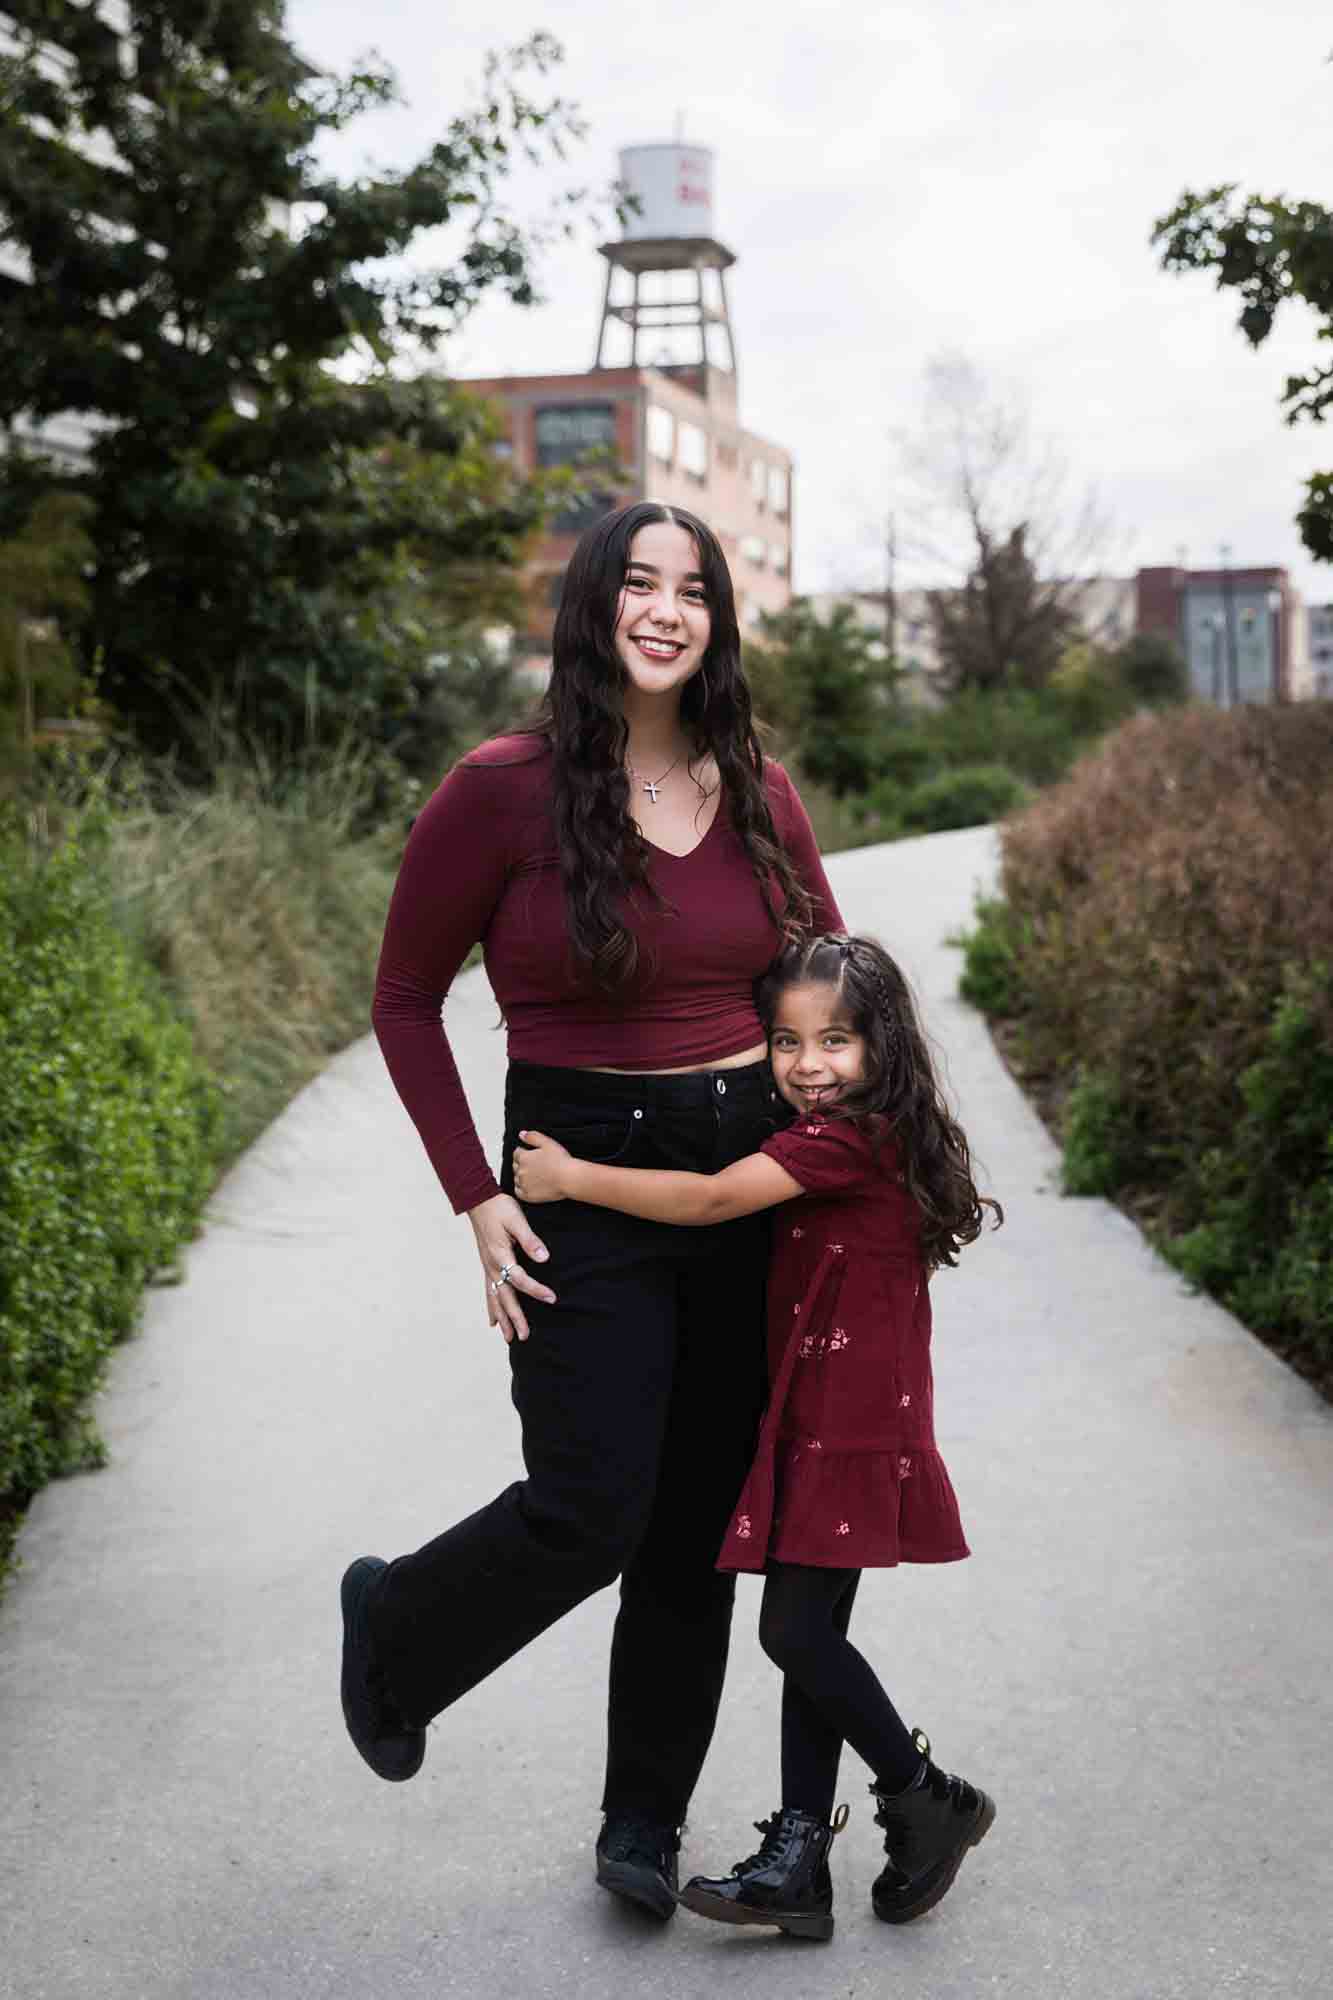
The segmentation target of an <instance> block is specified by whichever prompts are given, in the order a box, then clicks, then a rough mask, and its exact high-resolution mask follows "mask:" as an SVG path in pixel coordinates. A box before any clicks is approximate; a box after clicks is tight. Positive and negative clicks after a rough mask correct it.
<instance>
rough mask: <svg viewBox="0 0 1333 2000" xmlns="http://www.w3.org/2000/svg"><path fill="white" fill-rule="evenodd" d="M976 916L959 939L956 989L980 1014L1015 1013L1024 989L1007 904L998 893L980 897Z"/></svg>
mask: <svg viewBox="0 0 1333 2000" xmlns="http://www.w3.org/2000/svg"><path fill="white" fill-rule="evenodd" d="M975 916H976V924H975V927H974V928H973V929H972V930H971V931H969V932H968V933H967V935H966V936H965V937H964V938H962V939H961V940H960V942H961V944H962V946H963V953H964V959H963V975H962V978H961V979H960V980H959V982H958V990H959V992H960V993H961V994H962V996H963V998H964V1000H968V1001H970V1002H971V1004H972V1005H973V1006H974V1007H979V1008H980V1009H981V1012H982V1013H983V1014H1001V1015H1012V1014H1017V1013H1018V1011H1019V1008H1020V1005H1021V995H1022V990H1023V989H1022V982H1021V978H1020V976H1019V970H1018V956H1017V951H1016V948H1015V947H1016V940H1015V938H1014V935H1013V921H1012V917H1011V913H1010V910H1009V905H1008V904H1007V903H1006V902H1005V901H1004V899H1003V897H1000V896H979V897H978V898H977V903H976V910H975Z"/></svg>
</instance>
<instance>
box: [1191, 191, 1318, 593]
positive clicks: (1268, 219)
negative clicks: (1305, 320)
mask: <svg viewBox="0 0 1333 2000" xmlns="http://www.w3.org/2000/svg"><path fill="white" fill-rule="evenodd" d="M1153 242H1154V243H1155V244H1156V245H1157V246H1158V248H1159V249H1160V251H1161V256H1162V265H1163V268H1164V269H1165V270H1168V271H1215V272H1216V273H1217V284H1218V289H1219V290H1222V289H1228V290H1233V291H1236V292H1238V293H1239V295H1240V300H1241V305H1240V315H1239V319H1238V322H1237V323H1238V325H1239V326H1240V330H1241V332H1242V333H1243V334H1244V335H1245V337H1246V339H1247V340H1248V341H1249V342H1250V344H1251V346H1252V347H1260V346H1262V345H1263V343H1264V341H1265V340H1267V338H1268V336H1269V334H1270V333H1271V332H1272V330H1273V327H1274V324H1275V323H1276V320H1277V317H1278V314H1279V312H1281V310H1282V309H1283V307H1284V306H1287V305H1290V304H1291V303H1292V302H1293V301H1297V300H1299V301H1300V302H1301V303H1302V304H1303V305H1305V306H1307V307H1309V308H1310V310H1311V311H1312V312H1313V314H1314V318H1315V338H1316V339H1318V340H1323V341H1329V340H1333V210H1331V209H1328V208H1323V207H1321V206H1320V205H1319V203H1317V202H1313V201H1288V200H1286V199H1285V198H1283V197H1282V196H1277V197H1273V196H1267V195H1257V194H1241V193H1239V192H1238V189H1237V185H1236V183H1235V182H1234V181H1231V182H1225V183H1223V184H1222V185H1221V186H1219V187H1212V188H1208V189H1206V190H1205V191H1204V192H1203V193H1201V194H1192V193H1190V192H1188V191H1187V192H1186V193H1184V194H1182V196H1181V197H1180V200H1179V201H1178V202H1177V203H1176V205H1175V207H1174V208H1173V209H1172V210H1171V212H1170V214H1168V215H1164V216H1163V217H1162V219H1161V220H1160V221H1159V222H1158V223H1157V224H1156V226H1155V227H1154V230H1153ZM1281 400H1282V407H1283V410H1284V411H1285V413H1286V421H1287V422H1288V423H1289V424H1296V423H1312V424H1318V423H1323V422H1324V420H1325V418H1326V417H1327V415H1328V412H1329V410H1330V409H1331V408H1333V363H1325V365H1324V366H1322V367H1315V368H1311V369H1309V370H1308V371H1307V373H1305V374H1304V375H1289V376H1288V377H1287V381H1286V386H1285V387H1284V389H1283V391H1282V399H1281ZM1296 520H1297V525H1298V526H1299V528H1300V531H1301V540H1302V541H1303V542H1304V543H1305V546H1306V548H1307V549H1309V551H1310V553H1311V555H1313V556H1316V557H1318V558H1320V559H1321V560H1322V561H1324V562H1328V561H1333V470H1331V471H1327V472H1316V473H1313V474H1312V475H1311V476H1310V479H1309V481H1308V482H1307V485H1306V491H1305V501H1304V505H1303V506H1302V507H1301V509H1300V511H1299V512H1298V514H1297V516H1296Z"/></svg>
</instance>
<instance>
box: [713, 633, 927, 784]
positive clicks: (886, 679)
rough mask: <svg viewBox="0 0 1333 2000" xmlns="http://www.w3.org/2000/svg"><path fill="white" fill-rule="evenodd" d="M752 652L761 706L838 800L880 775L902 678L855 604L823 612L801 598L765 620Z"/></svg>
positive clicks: (751, 672)
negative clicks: (891, 712)
mask: <svg viewBox="0 0 1333 2000" xmlns="http://www.w3.org/2000/svg"><path fill="white" fill-rule="evenodd" d="M759 629H760V633H761V643H760V644H759V645H756V646H753V647H750V648H748V649H747V652H746V672H747V675H748V676H749V678H750V682H751V685H752V687H753V690H754V695H755V707H756V709H757V711H758V713H759V714H760V716H762V718H763V719H764V721H765V722H767V723H768V724H769V725H770V726H771V728H772V729H773V730H774V732H775V733H776V735H777V737H778V739H779V741H780V743H781V744H782V745H783V746H784V748H787V749H790V750H791V751H792V752H794V754H795V755H796V756H797V757H798V758H799V760H800V763H801V767H802V769H803V770H804V771H806V772H807V773H808V774H809V776H810V777H812V778H813V779H815V781H816V782H817V783H819V784H823V785H827V786H828V787H829V789H830V791H832V792H833V793H834V794H835V795H836V796H837V797H838V798H842V797H844V796H845V795H846V794H847V793H848V792H861V791H864V790H865V789H866V787H867V786H868V785H869V784H871V783H872V782H873V781H874V779H875V777H876V776H877V775H878V772H879V769H880V765H879V761H878V759H879V750H880V746H881V744H882V740H883V736H884V732H885V729H886V726H887V723H888V716H889V708H890V704H891V701H892V698H893V693H894V690H895V688H896V685H897V681H898V678H899V676H898V672H897V669H896V668H895V667H894V666H893V664H892V662H891V661H889V659H888V658H887V656H886V652H885V647H884V642H883V640H882V639H880V638H878V637H877V635H876V634H875V633H874V632H871V631H868V630H867V629H866V627H865V626H863V625H862V624H861V623H860V622H859V620H858V619H857V616H856V613H855V612H854V611H853V610H852V608H851V606H850V605H846V604H840V605H837V606H835V608H834V609H833V611H832V612H831V613H830V615H829V617H827V618H821V617H820V616H819V614H818V612H817V611H816V609H815V607H814V606H813V605H812V604H810V603H809V602H807V601H805V600H803V599H801V598H797V599H796V601H795V602H794V603H793V604H792V605H790V606H789V608H788V609H787V610H785V611H779V612H776V613H770V614H768V615H767V616H765V617H764V618H762V619H761V620H760V626H759Z"/></svg>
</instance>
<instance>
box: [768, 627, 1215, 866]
mask: <svg viewBox="0 0 1333 2000" xmlns="http://www.w3.org/2000/svg"><path fill="white" fill-rule="evenodd" d="M762 631H763V638H764V643H763V644H762V645H757V646H753V647H750V648H748V649H747V652H746V672H747V674H748V675H749V678H750V682H751V686H752V687H753V689H754V695H755V708H756V712H757V713H758V714H759V715H760V717H761V718H762V719H763V721H764V722H765V723H766V724H767V725H768V728H769V733H770V737H771V739H772V742H773V747H774V749H775V751H776V753H777V754H779V755H781V756H783V757H785V758H787V759H788V760H790V761H791V762H793V763H794V764H795V765H796V766H797V767H798V769H799V771H800V774H801V780H802V792H803V795H805V796H807V797H808V799H809V801H810V804H811V813H812V817H813V819H814V821H815V825H816V828H817V829H818V831H819V833H820V838H821V841H822V843H823V844H824V845H826V846H828V847H830V848H838V847H855V846H858V845H861V844H863V843H865V842H869V841H876V840H891V839H894V838H896V837H898V836H899V835H901V834H905V833H925V832H937V831H939V830H941V829H943V828H946V827H954V826H976V825H980V824H982V823H983V822H984V821H987V820H992V819H999V818H1001V817H1003V815H1004V814H1005V813H1007V812H1010V811H1012V810H1013V809H1014V807H1015V806H1017V805H1019V804H1021V803H1022V802H1023V800H1024V799H1026V797H1027V796H1028V794H1029V792H1030V791H1031V790H1033V789H1035V788H1038V787H1040V786H1043V785H1049V784H1053V783H1054V782H1056V781H1057V780H1058V779H1060V778H1062V777H1063V776H1064V774H1065V773H1066V772H1067V771H1068V770H1069V768H1070V766H1071V765H1072V764H1073V763H1074V761H1075V759H1076V758H1077V757H1078V756H1080V755H1081V754H1082V753H1083V752H1084V751H1085V750H1087V749H1088V748H1090V747H1091V745H1092V744H1094V743H1096V742H1097V741H1099V740H1100V738H1101V737H1102V736H1104V735H1105V734H1106V732H1107V730H1109V729H1112V728H1114V727H1115V726H1116V725H1118V724H1119V723H1121V722H1123V721H1124V720H1125V719H1126V718H1127V717H1128V716H1131V715H1133V714H1135V713H1137V712H1138V711H1140V710H1142V709H1146V708H1152V707H1164V706H1170V705H1173V704H1175V703H1178V702H1180V701H1183V700H1184V698H1185V695H1186V693H1187V689H1188V681H1187V676H1186V671H1185V662H1184V660H1183V658H1182V656H1181V654H1180V653H1179V651H1178V650H1177V648H1176V647H1175V646H1173V645H1171V644H1170V643H1169V642H1167V641H1164V640H1162V639H1158V638H1153V637H1136V638H1132V639H1130V640H1129V641H1128V642H1127V643H1126V644H1125V645H1123V646H1121V647H1119V648H1117V649H1115V650H1106V649H1104V648H1099V647H1096V646H1092V645H1090V644H1088V643H1087V642H1086V641H1081V642H1079V643H1077V644H1073V645H1070V646H1067V647H1066V648H1065V651H1064V653H1063V655H1062V657H1061V661H1060V664H1059V666H1058V667H1057V669H1056V670H1055V672H1054V673H1053V674H1052V675H1051V676H1050V677H1049V679H1048V681H1047V682H1046V684H1045V685H1044V686H1041V687H1027V686H1023V685H1009V684H1005V685H1002V686H1000V687H997V688H983V687H979V686H973V687H968V688H964V689H963V690H961V691H960V692H958V693H956V694H954V695H953V696H951V697H950V698H949V699H948V700H947V701H945V702H943V703H942V704H941V705H939V706H938V707H926V706H924V705H922V704H920V703H917V702H910V701H908V700H906V699H905V698H904V696H903V692H902V675H901V674H900V673H899V671H898V670H897V669H896V668H895V667H894V665H893V663H892V662H891V661H890V660H889V659H888V657H887V654H886V651H885V648H884V644H883V642H882V641H881V640H880V639H878V638H877V637H876V635H875V634H874V633H873V632H867V631H866V630H865V629H864V628H863V627H861V626H858V624H857V623H856V620H855V616H854V614H853V613H852V612H851V610H850V609H848V608H846V607H839V608H837V609H836V610H835V611H834V612H833V614H832V615H831V617H829V618H827V619H821V618H820V617H819V616H818V614H817V613H816V611H815V609H814V607H813V606H812V605H810V604H808V603H803V602H801V601H799V600H798V602H797V603H796V604H795V605H794V606H793V607H792V609H791V610H790V611H788V612H784V613H783V614H782V616H781V617H780V618H766V619H765V620H764V621H763V626H762Z"/></svg>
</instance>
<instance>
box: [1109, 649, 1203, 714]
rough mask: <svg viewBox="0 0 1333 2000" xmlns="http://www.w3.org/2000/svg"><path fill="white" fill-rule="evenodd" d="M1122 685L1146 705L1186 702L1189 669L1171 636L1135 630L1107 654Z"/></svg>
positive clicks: (1157, 706)
mask: <svg viewBox="0 0 1333 2000" xmlns="http://www.w3.org/2000/svg"><path fill="white" fill-rule="evenodd" d="M1110 658H1111V664H1112V667H1113V669H1114V672H1115V675H1116V678H1117V679H1118V680H1119V682H1120V684H1121V686H1122V687H1124V688H1125V689H1126V691H1127V692H1128V693H1129V694H1131V695H1132V696H1133V697H1134V698H1135V700H1136V701H1139V702H1142V703H1144V704H1145V705H1146V706H1148V707H1150V708H1166V707H1170V706H1172V705H1173V704H1174V703H1177V702H1182V701H1188V700H1189V694H1190V670H1189V666H1188V663H1187V662H1186V659H1185V655H1184V654H1183V653H1182V652H1181V650H1180V648H1179V646H1178V645H1177V644H1176V642H1175V640H1174V639H1168V638H1167V637H1166V635H1165V634H1164V633H1161V632H1135V633H1134V634H1133V635H1132V637H1130V638H1128V639H1126V640H1125V642H1124V644H1123V645H1122V646H1118V647H1117V648H1116V650H1115V651H1114V652H1113V653H1112V654H1111V656H1110Z"/></svg>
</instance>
